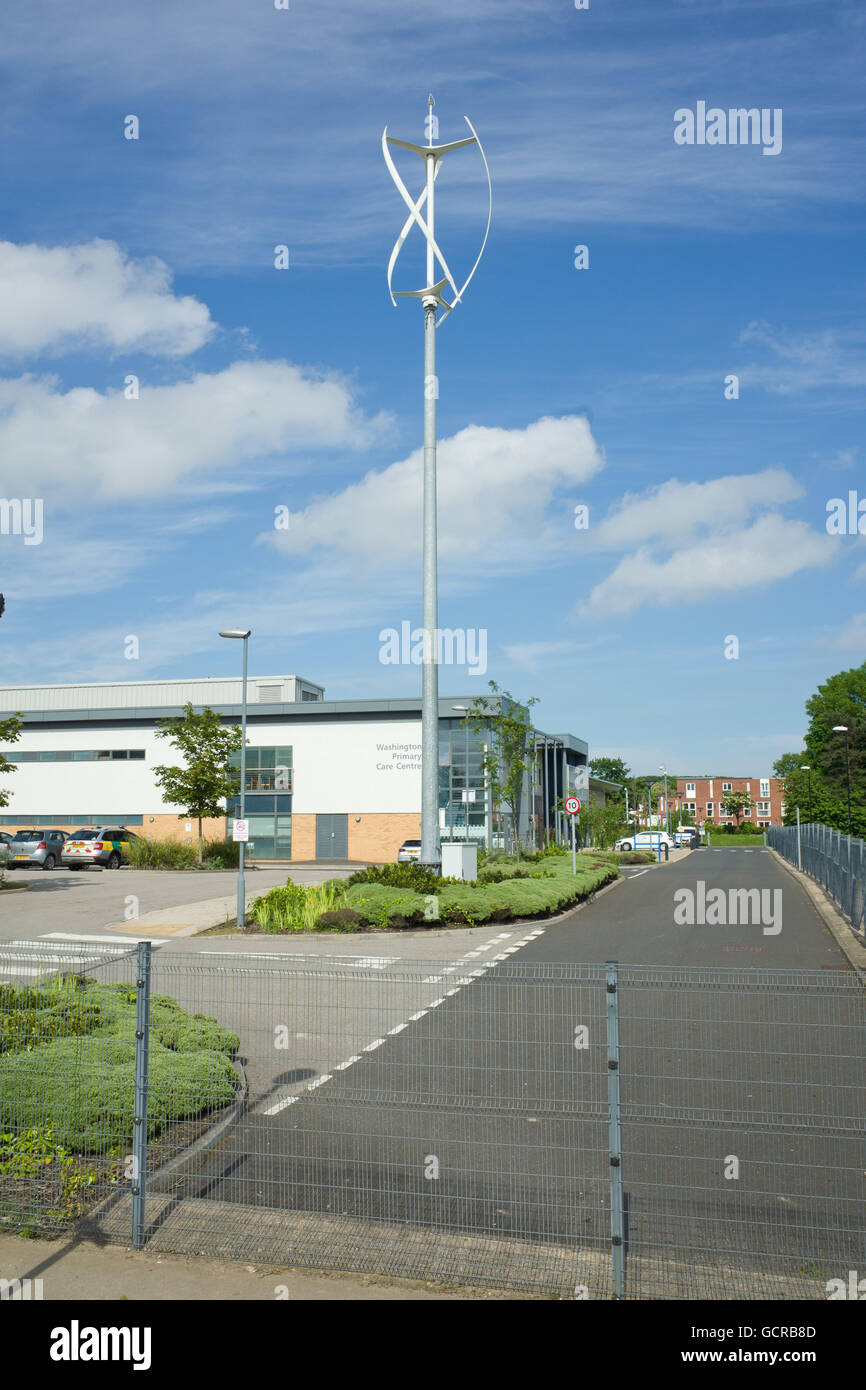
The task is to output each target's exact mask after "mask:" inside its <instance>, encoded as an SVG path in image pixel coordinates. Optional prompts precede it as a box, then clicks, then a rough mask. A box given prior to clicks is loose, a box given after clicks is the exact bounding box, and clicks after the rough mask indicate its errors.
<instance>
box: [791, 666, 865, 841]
mask: <svg viewBox="0 0 866 1390" xmlns="http://www.w3.org/2000/svg"><path fill="white" fill-rule="evenodd" d="M806 714H807V715H808V718H809V725H808V729H807V732H806V736H805V739H804V743H805V745H806V747H805V750H804V751H803V752H802V753H783V754H782V756H781V757H780V758H777V760H776V762H775V763H774V765H773V771H774V772H775V774H776V776H777V777H781V778H782V779H783V781H784V784H785V817H784V819H785V824H786V825H793V824H794V823H795V821H796V818H797V808H798V807H799V809H800V816H801V818H803V817H806V818H809V819H811V820H812V821H814V822H815V823H816V824H820V825H828V826H831V827H832V828H833V829H834V830H841V831H847V829H848V788H847V777H846V768H845V735H844V734H843V733H836V732H834V725H837V724H845V725H847V728H848V759H849V764H850V771H851V830H852V833H853V834H854V835H860V836H866V662H864V663H863V665H862V666H855V667H853V668H852V669H851V670H848V671H839V672H837V674H836V675H834V676H830V677H828V679H827V680H826V681H825V682H824V684H823V685H819V686H818V689H817V691H816V692H815V694H814V695H812V696H810V698H809V699H808V700H807V701H806ZM804 763H805V764H807V765H808V769H809V770H808V771H807V770H806V769H805V768H804V767H803V764H804Z"/></svg>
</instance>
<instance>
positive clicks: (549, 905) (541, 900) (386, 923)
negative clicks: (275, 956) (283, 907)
mask: <svg viewBox="0 0 866 1390" xmlns="http://www.w3.org/2000/svg"><path fill="white" fill-rule="evenodd" d="M538 863H539V868H538V870H536V871H535V872H532V873H530V874H529V876H528V877H523V876H522V875H521V876H519V877H518V876H517V875H516V874H515V873H510V874H509V875H508V876H507V877H506V876H503V877H502V878H501V880H498V881H495V882H486V883H484V882H478V883H453V882H452V883H445V884H443V886H442V887H441V889H440V891H439V892H438V893H437V894H433V893H430V894H422V893H417V892H414V891H413V890H412V889H402V890H400V889H391V888H388V887H387V886H386V885H384V884H381V883H357V884H353V885H352V886H351V887H350V888H348V889H347V891H346V895H345V899H344V901H345V903H346V906H350V907H352V908H354V909H355V911H356V912H358V913H361V914H362V915H363V916H364V918H365V920H366V922H367V924H368V925H369V926H373V927H378V928H380V929H381V930H387V929H398V928H400V927H414V926H419V927H421V926H433V925H437V924H439V925H445V926H467V925H471V926H475V925H480V924H484V923H487V922H509V921H513V920H514V919H515V918H521V919H522V918H529V917H545V916H551V915H553V914H554V913H556V912H561V911H562V910H563V909H564V908H566V907H570V906H572V905H573V904H574V903H576V902H580V901H581V900H582V899H583V898H586V897H588V896H589V895H590V893H594V892H596V891H597V890H598V889H599V888H602V887H603V886H604V885H605V884H606V883H611V882H613V881H614V879H616V878H617V867H616V864H615V863H613V862H611V861H609V860H607V859H604V858H602V857H601V856H596V855H594V854H591V853H590V854H587V855H582V856H581V858H580V860H579V861H578V870H577V873H576V874H574V875H573V874H572V872H571V861H570V858H567V857H565V856H559V855H557V856H548V857H544V858H542V859H540V860H539V861H538ZM515 867H516V866H515Z"/></svg>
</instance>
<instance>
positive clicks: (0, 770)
mask: <svg viewBox="0 0 866 1390" xmlns="http://www.w3.org/2000/svg"><path fill="white" fill-rule="evenodd" d="M23 722H24V721H23V720H22V718H21V715H20V714H13V715H10V717H9V718H8V719H0V743H4V744H5V743H17V742H18V740H19V738H20V737H21V727H22V725H23ZM17 771H18V764H17V763H12V762H10V761H9V759H8V758H7V757H5V755H4V754H3V753H0V777H5V776H7V774H8V773H10V772H17ZM11 800H12V793H11V791H8V790H7V789H6V788H0V806H8V805H9V802H10V801H11Z"/></svg>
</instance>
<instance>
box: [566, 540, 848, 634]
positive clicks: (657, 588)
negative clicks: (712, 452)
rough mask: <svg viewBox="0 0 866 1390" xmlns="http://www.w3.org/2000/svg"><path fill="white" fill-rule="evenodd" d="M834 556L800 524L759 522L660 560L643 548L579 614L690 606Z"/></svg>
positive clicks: (597, 615) (626, 560)
mask: <svg viewBox="0 0 866 1390" xmlns="http://www.w3.org/2000/svg"><path fill="white" fill-rule="evenodd" d="M835 553H837V552H836V550H835V547H834V545H833V540H832V537H830V536H827V535H825V534H823V533H821V532H817V531H813V530H811V529H810V528H809V527H808V526H807V525H806V523H805V522H802V521H787V520H785V518H783V517H780V516H764V517H760V518H759V519H758V520H757V521H755V522H754V524H753V525H751V526H749V527H747V528H745V529H744V530H740V531H736V532H734V533H732V534H728V535H721V536H715V537H710V538H708V539H703V540H700V541H698V542H696V543H695V544H693V545H690V546H684V547H682V548H681V549H678V550H675V551H674V552H673V554H671V555H669V556H668V557H667V558H666V559H659V558H657V557H656V556H655V555H653V554H652V552H651V551H650V550H649V549H648V548H643V549H641V550H639V551H637V553H635V554H631V555H627V556H626V557H625V558H624V559H622V560H621V561H620V563H619V564H618V565H617V567H616V569H615V570H614V571H613V573H612V574H610V575H608V577H607V578H606V579H604V580H602V582H601V583H600V584H597V585H596V587H595V588H594V589H593V591H592V593H591V594H590V596H589V599H588V600H587V602H586V603H585V604H583V605H582V607H581V609H580V613H581V616H583V617H592V618H601V617H606V616H607V615H608V614H612V613H632V612H634V610H635V609H636V608H640V607H641V606H642V605H644V604H647V603H652V604H656V605H661V606H663V607H666V606H668V605H669V604H671V603H683V602H687V603H696V602H698V601H700V600H702V599H707V598H712V597H714V596H715V595H717V594H722V593H734V592H736V591H737V590H739V589H751V588H753V587H754V586H756V585H761V584H769V583H772V582H773V581H775V580H778V579H789V578H790V577H791V576H792V575H794V574H797V573H798V572H799V571H800V570H802V569H807V568H810V567H812V566H815V565H823V564H826V563H827V562H828V561H829V560H830V559H832V558H833V556H834V554H835Z"/></svg>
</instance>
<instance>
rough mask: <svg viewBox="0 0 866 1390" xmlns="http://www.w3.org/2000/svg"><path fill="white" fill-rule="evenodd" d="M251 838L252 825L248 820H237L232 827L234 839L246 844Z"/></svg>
mask: <svg viewBox="0 0 866 1390" xmlns="http://www.w3.org/2000/svg"><path fill="white" fill-rule="evenodd" d="M249 838H250V823H249V821H246V820H236V821H235V822H234V824H233V825H232V839H233V840H241V841H242V842H243V843H244V844H246V843H247V841H248V840H249Z"/></svg>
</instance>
